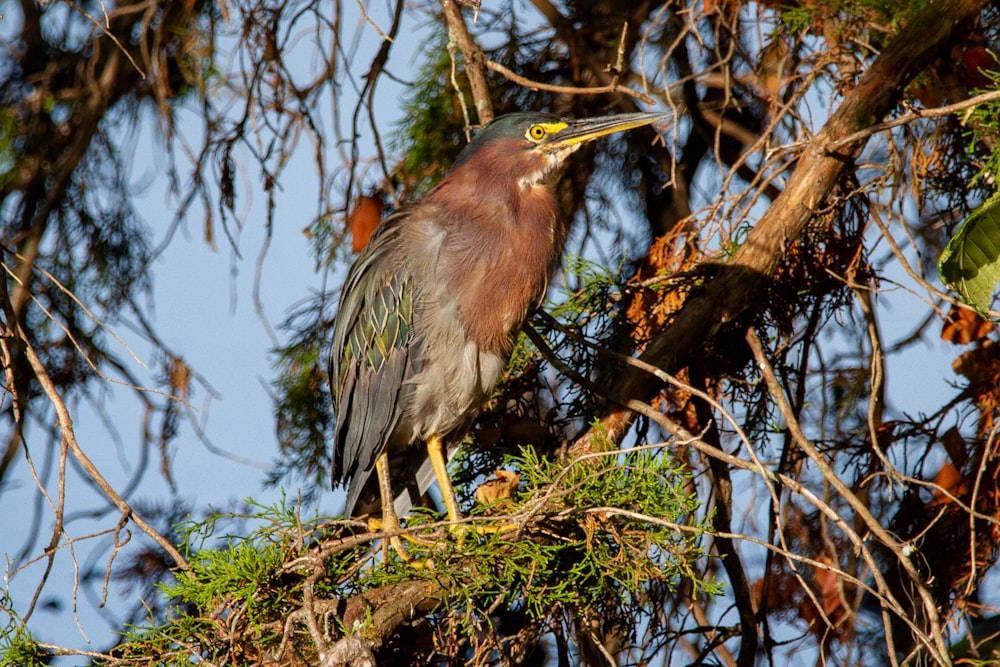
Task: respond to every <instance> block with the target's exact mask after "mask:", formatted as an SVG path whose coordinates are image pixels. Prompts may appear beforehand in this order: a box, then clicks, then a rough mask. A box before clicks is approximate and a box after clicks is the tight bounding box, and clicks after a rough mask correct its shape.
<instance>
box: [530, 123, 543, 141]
mask: <svg viewBox="0 0 1000 667" xmlns="http://www.w3.org/2000/svg"><path fill="white" fill-rule="evenodd" d="M528 138H529V139H531V140H533V141H541V140H542V139H544V138H545V128H544V127H542V126H541V125H532V126H531V127H530V128H528Z"/></svg>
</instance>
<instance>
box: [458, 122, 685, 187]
mask: <svg viewBox="0 0 1000 667" xmlns="http://www.w3.org/2000/svg"><path fill="white" fill-rule="evenodd" d="M669 116H670V114H668V113H627V114H619V115H617V116H600V117H596V118H581V119H577V120H567V119H565V118H559V117H558V116H553V115H552V114H547V113H512V114H506V115H504V116H499V117H498V118H496V119H494V120H493V121H492V122H491V123H489V124H488V125H487V126H486V127H484V128H483V129H482V130H481V131H480V132H479V134H478V135H476V137H475V138H474V139H473V140H472V141H471V142H470V143H469V145H468V146H466V147H465V149H464V150H463V151H462V152H461V154H459V156H458V159H457V160H456V161H455V165H454V167H453V169H456V168H459V167H461V166H462V165H466V164H471V163H473V162H474V161H479V160H483V161H488V162H489V163H490V165H491V167H493V170H494V171H496V169H495V168H496V167H497V166H502V167H505V168H506V169H504V170H503V171H507V172H508V173H511V172H513V173H516V174H518V181H519V182H521V183H522V185H526V186H529V187H530V186H533V185H536V184H540V183H543V182H545V181H547V180H549V179H550V178H551V176H552V175H554V174H556V173H558V171H559V168H560V167H561V166H562V165H563V163H564V162H565V161H566V158H568V157H569V156H570V154H572V153H573V152H574V151H576V149H578V148H579V147H580V146H582V145H584V144H586V143H589V142H591V141H594V140H595V139H599V138H601V137H604V136H607V135H609V134H614V133H615V132H622V131H624V130H630V129H632V128H636V127H642V126H643V125H650V124H652V123H655V122H657V121H660V120H665V119H666V118H668V117H669Z"/></svg>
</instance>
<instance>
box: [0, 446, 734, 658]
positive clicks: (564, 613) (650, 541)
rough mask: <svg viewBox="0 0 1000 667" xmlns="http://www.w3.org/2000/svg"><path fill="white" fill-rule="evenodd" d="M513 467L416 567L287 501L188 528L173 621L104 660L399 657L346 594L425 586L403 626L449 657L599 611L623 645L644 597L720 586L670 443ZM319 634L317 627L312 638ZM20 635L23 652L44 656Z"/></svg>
mask: <svg viewBox="0 0 1000 667" xmlns="http://www.w3.org/2000/svg"><path fill="white" fill-rule="evenodd" d="M507 463H508V467H511V468H515V469H518V470H520V471H521V473H522V474H523V475H524V479H525V481H526V484H525V489H524V491H522V492H521V493H519V494H515V497H514V498H510V499H505V500H502V501H499V502H498V503H497V504H494V505H492V506H489V507H479V508H477V511H476V513H475V514H474V521H475V525H476V526H477V527H478V528H480V529H483V528H484V527H485V529H483V530H472V529H470V530H467V531H466V532H465V534H464V535H463V537H462V538H461V539H456V538H455V537H454V536H449V534H448V533H447V532H446V531H443V530H442V528H441V526H439V525H437V524H435V523H433V522H432V521H431V520H432V519H436V518H437V517H432V516H430V515H423V516H418V517H415V518H414V520H413V521H412V522H411V523H412V524H413V525H414V526H415V528H416V531H417V533H418V537H420V539H421V542H426V543H427V544H426V546H425V545H422V544H414V545H412V546H411V547H409V549H410V553H411V556H412V557H413V558H414V559H415V563H414V564H408V563H405V562H402V561H401V560H400V559H399V558H398V556H397V555H396V554H395V552H390V554H389V556H388V557H387V560H384V561H383V560H382V559H381V558H378V557H377V553H378V552H377V550H376V551H373V550H372V548H371V543H370V542H371V539H372V537H373V536H367V537H366V536H361V535H358V536H357V537H352V532H353V531H354V530H356V528H357V525H358V524H357V523H356V522H351V521H345V520H342V519H339V518H335V519H330V518H324V517H320V516H318V515H317V516H314V517H312V518H311V519H308V520H303V519H302V518H301V517H300V516H299V514H298V508H296V507H294V506H290V505H289V504H288V503H285V502H282V503H279V504H277V505H273V506H268V507H262V506H253V505H252V504H251V507H252V511H251V512H248V513H246V514H214V515H212V516H210V517H209V518H208V519H206V520H204V521H194V520H192V521H190V522H188V523H187V524H185V525H183V526H181V527H180V529H179V532H180V533H181V534H182V535H184V543H185V546H186V549H187V552H188V555H189V563H190V569H189V570H187V571H181V572H178V573H176V575H175V578H174V580H173V581H172V582H169V583H165V584H163V585H161V587H160V592H161V594H162V595H163V596H164V597H165V598H167V599H169V600H170V601H171V604H170V605H169V612H168V614H167V617H166V618H164V619H162V620H159V621H150V622H149V623H148V624H146V625H142V626H135V627H131V628H129V629H128V630H127V632H126V633H125V635H124V636H123V637H122V643H121V644H120V645H119V647H117V648H116V649H115V650H114V651H113V653H112V654H111V655H110V656H108V658H107V659H106V660H104V661H98V663H99V664H108V665H110V664H115V665H140V664H149V663H150V662H151V661H152V662H155V663H156V664H162V665H182V664H190V662H191V661H192V660H204V661H207V662H208V663H210V664H258V663H260V662H267V661H274V660H276V661H277V662H278V663H279V664H292V665H296V664H308V663H310V662H313V664H314V661H315V659H316V655H317V652H318V651H320V650H323V647H322V646H319V644H324V643H325V644H329V643H333V642H335V641H337V640H338V639H340V638H341V637H343V636H344V635H345V634H349V633H350V632H355V633H358V634H359V635H360V636H361V637H364V638H365V639H366V640H369V641H371V642H372V643H373V645H374V646H375V648H376V649H379V648H383V649H384V650H392V647H391V646H382V642H383V641H385V640H384V639H383V638H384V637H387V636H396V632H398V630H399V628H395V627H393V628H386V627H384V623H385V622H386V621H385V619H384V617H379V616H377V614H375V612H374V611H372V610H377V607H376V606H372V607H366V609H367V611H366V612H364V613H363V614H362V615H361V616H360V620H359V618H354V619H353V620H349V619H348V618H347V617H348V616H349V615H350V613H351V612H350V609H351V607H352V600H357V599H360V598H361V597H363V596H369V599H373V598H372V596H377V595H380V594H381V595H386V596H388V597H392V596H393V595H399V596H402V595H404V593H402V592H399V593H397V592H396V591H405V590H408V589H406V587H407V586H411V585H412V584H414V582H416V583H419V582H421V581H423V582H426V584H427V588H426V590H427V591H428V592H427V593H426V594H425V596H426V597H427V598H429V599H425V600H415V601H413V607H414V608H417V609H425V610H426V613H425V615H424V617H423V618H419V617H418V618H412V619H410V622H411V623H428V624H430V627H432V628H433V629H434V636H435V638H436V640H435V641H436V644H437V645H436V647H435V648H434V651H435V652H436V653H444V654H446V655H450V656H453V657H459V656H466V657H468V656H472V655H480V656H486V655H488V654H489V652H490V651H491V650H492V649H490V647H491V646H496V645H498V644H499V643H500V642H502V641H503V640H504V639H505V638H506V639H509V638H510V637H511V636H512V635H517V634H523V635H524V637H523V639H524V640H525V641H523V642H521V643H522V644H524V645H525V646H527V645H534V644H535V643H537V640H538V638H539V637H540V636H541V634H544V632H557V633H560V634H561V636H564V637H567V636H568V637H572V636H574V633H575V632H577V630H576V628H578V627H584V624H586V623H588V622H589V619H594V618H602V619H613V620H614V622H615V624H616V627H620V628H627V629H628V630H627V632H625V634H626V640H628V639H632V638H634V633H636V632H638V631H641V628H642V627H643V625H644V622H645V621H648V620H649V619H648V618H647V617H648V615H649V614H650V613H653V612H652V611H651V608H650V606H649V605H648V604H647V602H648V599H649V596H650V595H651V591H655V590H670V591H674V590H676V589H677V587H678V586H680V585H682V583H684V584H685V586H686V587H688V588H689V589H690V590H692V591H693V592H694V594H710V595H711V594H717V593H719V592H720V586H719V585H717V584H716V583H714V582H713V581H712V580H711V579H710V578H709V577H708V576H706V575H705V574H704V573H705V571H706V570H707V569H708V568H707V566H706V564H705V563H704V559H705V554H704V552H703V550H702V548H701V546H700V542H701V535H702V534H703V532H704V531H705V530H706V528H705V526H704V525H703V524H701V523H699V522H697V521H696V520H694V519H693V517H695V516H696V514H697V512H698V508H699V504H698V501H697V500H696V499H695V498H694V497H693V496H691V495H689V493H688V492H687V491H686V488H687V486H688V483H689V477H688V473H686V472H684V470H683V468H682V467H681V466H680V465H679V464H678V463H677V462H676V461H674V460H673V458H672V457H671V456H670V455H669V452H667V451H666V450H665V449H662V448H661V449H654V448H640V449H636V450H632V451H627V452H617V453H609V454H602V455H599V456H595V457H592V458H589V459H586V460H581V461H576V462H574V463H573V464H571V465H569V466H567V467H561V466H559V465H556V464H554V463H551V462H549V461H546V460H544V459H540V458H539V457H538V456H537V455H536V454H535V452H534V450H533V449H532V448H530V447H528V448H524V450H523V451H522V454H521V456H519V457H514V458H511V459H510V460H509V461H508V462H507ZM692 522H693V523H692ZM689 524H690V525H689ZM373 556H376V557H373ZM685 582H686V583H685ZM386 591H388V593H386ZM409 603H410V602H408V604H409ZM418 603H422V604H418ZM345 610H347V611H345ZM512 619H513V620H512ZM310 626H311V627H312V628H313V629H315V628H321V629H322V630H321V631H320V634H319V638H318V639H317V636H316V635H315V634H314V633H311V632H310ZM512 628H513V629H512ZM12 633H13V629H9V631H8V633H7V634H8V635H10V636H8V638H7V641H8V642H9V643H10V645H11V646H12V647H16V648H17V651H18V652H17V653H16V655H18V656H27V655H29V654H30V653H31V652H32V651H34V650H35V645H34V644H33V643H32V642H31V641H30V638H29V640H28V641H27V643H26V642H25V641H23V640H18V641H14V640H15V639H16V637H13V636H12ZM532 638H533V640H532ZM518 639H521V638H518ZM398 641H401V640H398ZM18 647H19V648H18ZM11 650H13V649H11ZM11 655H15V654H14V653H11ZM498 659H499V658H496V657H495V656H494V658H493V659H488V660H487V662H488V663H489V662H495V661H496V660H498ZM25 664H31V663H25ZM39 664H40V663H39Z"/></svg>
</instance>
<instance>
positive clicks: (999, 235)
mask: <svg viewBox="0 0 1000 667" xmlns="http://www.w3.org/2000/svg"><path fill="white" fill-rule="evenodd" d="M938 274H939V275H940V276H941V281H942V282H943V283H944V284H945V285H947V286H948V287H950V288H951V289H953V290H955V291H956V292H958V294H959V295H960V296H961V297H962V299H963V300H964V301H965V302H966V303H968V304H969V305H970V306H972V307H974V308H975V309H976V310H978V311H979V312H980V313H985V312H986V311H988V310H989V309H990V306H991V305H992V304H993V294H994V292H995V290H996V286H997V283H1000V194H998V195H994V196H993V197H992V198H991V199H990V200H989V201H987V202H986V203H984V204H983V205H982V206H980V207H979V208H977V209H976V210H975V211H973V212H972V213H971V214H970V215H969V217H968V219H967V220H966V221H965V222H963V223H962V226H961V227H960V228H959V230H958V233H956V234H955V236H954V237H953V238H952V239H951V241H949V242H948V245H947V246H946V247H945V249H944V252H943V253H941V259H940V260H939V261H938Z"/></svg>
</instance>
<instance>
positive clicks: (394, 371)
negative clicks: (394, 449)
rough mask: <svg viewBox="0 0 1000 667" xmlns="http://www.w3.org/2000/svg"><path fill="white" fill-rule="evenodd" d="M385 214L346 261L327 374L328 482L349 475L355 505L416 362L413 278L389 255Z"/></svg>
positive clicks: (391, 234)
mask: <svg viewBox="0 0 1000 667" xmlns="http://www.w3.org/2000/svg"><path fill="white" fill-rule="evenodd" d="M394 222H396V221H394V220H391V219H387V220H386V223H389V224H385V223H383V225H382V227H380V228H379V230H378V232H377V233H376V235H375V236H373V237H372V239H371V240H370V241H369V243H368V245H367V246H366V247H365V249H364V250H363V251H362V254H361V255H360V256H359V257H358V259H357V261H356V262H355V264H354V265H353V266H352V267H351V270H350V272H349V273H348V276H347V281H346V283H345V285H344V291H343V294H342V296H341V301H340V309H339V311H338V313H337V318H336V323H335V325H334V333H333V341H332V348H331V354H330V382H331V384H332V386H333V394H334V401H335V403H336V405H337V425H336V431H335V436H334V451H333V469H332V476H333V483H334V485H337V484H339V483H340V482H343V481H348V480H349V481H350V488H349V490H348V498H347V508H346V513H348V514H350V512H351V511H352V510H353V509H354V505H355V503H356V502H357V498H358V494H360V492H361V490H362V488H363V487H364V485H365V482H366V481H367V480H368V477H369V476H370V475H371V472H372V470H373V469H374V467H375V461H376V459H378V457H379V456H380V455H381V454H382V452H383V451H384V450H385V447H386V441H387V439H388V438H389V436H390V434H391V433H392V430H393V428H394V427H395V426H396V423H397V422H398V421H399V417H400V414H401V411H402V406H404V405H406V400H405V396H404V395H403V394H404V393H405V392H407V391H410V388H409V387H407V386H406V384H405V382H404V380H405V379H406V378H407V377H408V376H410V375H411V374H412V373H413V372H414V371H415V370H417V369H415V368H414V361H413V360H414V359H415V358H419V357H418V355H414V354H412V353H413V350H412V345H413V344H414V331H413V308H414V284H413V280H412V278H411V274H410V273H409V272H408V267H407V266H406V264H405V262H400V261H394V259H396V257H395V256H394V255H393V248H394V247H395V246H397V245H398V244H397V239H396V237H397V235H398V233H399V232H398V225H397V224H393V223H394Z"/></svg>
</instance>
